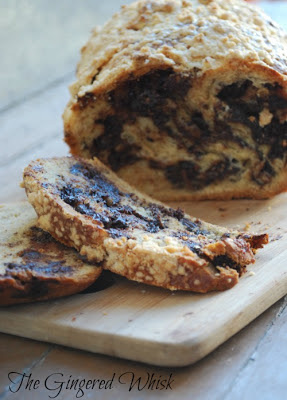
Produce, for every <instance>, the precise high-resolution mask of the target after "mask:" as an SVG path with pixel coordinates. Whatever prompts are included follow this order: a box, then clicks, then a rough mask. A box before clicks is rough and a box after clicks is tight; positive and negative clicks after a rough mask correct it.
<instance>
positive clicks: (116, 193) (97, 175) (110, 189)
mask: <svg viewBox="0 0 287 400" xmlns="http://www.w3.org/2000/svg"><path fill="white" fill-rule="evenodd" d="M70 173H71V174H72V175H74V176H77V177H81V178H83V179H82V180H81V181H80V182H79V180H78V179H77V180H74V179H73V177H71V178H70V180H69V181H68V182H67V179H65V181H66V182H67V183H66V184H65V186H63V187H62V188H59V189H57V190H59V194H60V197H61V198H62V200H63V201H64V202H66V203H67V204H69V205H70V206H71V207H73V208H74V209H75V210H76V211H78V212H80V213H81V214H82V215H86V216H87V217H89V218H92V219H93V220H95V221H98V222H99V223H101V224H102V226H103V227H104V228H105V230H107V231H108V232H109V234H110V236H111V237H113V238H120V237H127V238H135V236H134V235H135V231H136V230H141V231H143V232H148V233H152V234H155V238H156V237H161V238H162V237H163V236H157V234H158V233H160V232H163V233H164V230H166V234H167V235H168V236H173V237H175V238H177V239H179V241H180V242H181V243H182V244H183V245H184V246H187V247H188V248H189V249H190V250H192V251H193V252H195V253H196V254H198V255H199V256H201V257H203V258H205V259H207V260H208V261H209V262H210V263H211V264H212V265H214V267H217V266H222V267H227V266H228V267H230V268H234V269H236V270H237V271H239V272H240V271H241V270H242V267H241V266H239V265H237V264H236V263H235V262H234V261H232V260H231V259H229V258H227V257H225V258H223V257H222V258H220V257H216V258H214V259H209V258H208V257H207V256H206V255H205V254H204V253H203V250H202V247H203V246H204V245H205V244H207V243H210V239H208V236H210V237H212V238H214V232H213V233H212V232H210V231H208V230H207V229H205V228H204V226H202V222H201V221H200V220H198V219H195V220H194V219H189V218H188V217H186V215H185V214H184V212H183V211H182V210H181V209H177V210H175V209H172V208H168V207H165V206H162V205H159V204H156V203H148V202H145V201H144V200H141V199H140V198H138V197H137V196H136V195H135V194H133V193H128V192H123V191H121V190H119V189H118V188H117V187H116V186H115V184H114V183H113V182H111V181H110V180H109V179H108V178H107V177H106V176H105V175H104V174H103V173H102V172H101V171H99V170H97V169H96V168H94V167H92V166H90V165H89V164H88V163H85V162H84V161H82V162H81V164H80V163H77V164H74V165H72V166H71V167H70ZM127 201H128V204H126V203H127ZM172 219H173V220H174V219H176V220H177V221H178V222H179V228H177V229H176V230H172V229H171V228H170V226H171V222H172ZM198 235H201V237H202V239H203V240H202V241H199V239H198ZM225 236H226V235H223V236H221V235H220V234H219V235H218V237H217V238H214V239H212V241H220V240H222V239H224V237H225Z"/></svg>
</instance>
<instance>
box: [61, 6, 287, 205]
mask: <svg viewBox="0 0 287 400" xmlns="http://www.w3.org/2000/svg"><path fill="white" fill-rule="evenodd" d="M286 76H287V40H286V33H285V32H284V31H283V30H281V29H280V27H279V26H278V25H277V24H276V23H275V22H273V21H272V20H271V19H270V18H269V17H268V16H266V15H265V14H264V13H263V12H262V11H261V10H260V9H259V8H257V7H256V6H255V5H253V4H248V3H246V2H245V1H243V0H229V1H226V0H201V1H199V0H193V1H187V0H145V1H137V2H135V3H133V4H131V5H128V6H124V7H122V9H121V11H120V12H119V13H117V14H115V15H114V16H113V17H112V18H111V19H110V20H109V21H108V22H107V23H106V24H105V25H104V26H103V27H102V28H99V29H95V30H94V31H93V33H92V36H91V37H90V39H89V41H88V43H87V44H86V45H85V46H84V47H83V49H82V58H81V61H80V63H79V65H78V70H77V81H76V82H75V83H74V84H73V85H72V86H71V88H70V91H71V100H70V102H69V104H68V105H67V107H66V110H65V112H64V116H63V117H64V128H65V140H66V142H67V143H68V144H69V146H70V149H71V153H72V154H74V155H80V156H82V157H85V158H93V157H94V156H96V157H97V158H99V159H100V160H101V161H102V162H104V163H105V164H106V165H108V166H110V167H111V168H112V169H113V170H114V171H116V172H117V174H118V175H119V176H120V177H121V178H123V179H125V180H126V181H128V182H129V183H131V184H133V185H134V186H135V187H137V188H138V189H139V190H141V191H143V192H146V193H148V194H150V195H152V196H153V197H155V198H158V199H161V200H165V201H166V200H192V199H196V200H198V199H223V200H224V199H231V198H240V197H249V198H257V199H260V198H267V197H270V196H272V195H274V194H276V193H279V192H281V191H283V190H285V189H286V187H287V184H286V182H287V169H286V160H287V158H286V154H287V89H286V88H287V85H286V79H287V78H286Z"/></svg>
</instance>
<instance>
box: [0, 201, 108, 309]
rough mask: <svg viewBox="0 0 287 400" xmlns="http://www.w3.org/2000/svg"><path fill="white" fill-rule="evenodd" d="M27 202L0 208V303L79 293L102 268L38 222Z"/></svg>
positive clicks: (5, 303) (33, 300)
mask: <svg viewBox="0 0 287 400" xmlns="http://www.w3.org/2000/svg"><path fill="white" fill-rule="evenodd" d="M36 222H37V219H36V214H35V212H34V210H33V208H32V207H31V206H30V204H29V203H28V202H25V203H15V204H11V205H4V206H1V208H0V224H1V233H0V249H1V262H0V305H1V306H4V305H5V306H6V305H11V304H19V303H28V302H35V301H43V300H49V299H55V298H59V297H64V296H69V295H71V294H75V293H79V292H81V291H82V290H84V289H86V288H87V287H88V286H90V285H91V284H92V283H94V282H95V281H96V279H97V278H98V276H99V275H100V274H101V271H102V268H101V267H100V266H99V267H98V266H95V265H90V264H88V263H87V262H85V261H83V260H82V259H81V257H80V256H79V255H78V254H77V253H76V252H75V250H73V249H71V248H67V247H66V246H64V245H61V244H60V243H58V242H56V241H55V240H54V239H53V238H52V237H51V236H50V235H49V234H48V233H46V232H44V231H42V230H41V229H40V228H38V227H37V226H36Z"/></svg>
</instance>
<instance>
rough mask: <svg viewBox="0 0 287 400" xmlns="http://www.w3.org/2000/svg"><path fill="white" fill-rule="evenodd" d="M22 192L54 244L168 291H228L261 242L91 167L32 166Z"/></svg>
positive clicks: (57, 162) (53, 162)
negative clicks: (162, 202) (145, 192)
mask: <svg viewBox="0 0 287 400" xmlns="http://www.w3.org/2000/svg"><path fill="white" fill-rule="evenodd" d="M24 186H25V188H26V192H27V195H28V199H29V201H30V203H31V204H32V205H33V206H34V208H35V210H36V212H37V214H38V216H39V221H38V222H39V225H40V226H41V228H43V229H44V230H46V231H48V232H50V233H51V235H53V236H54V237H55V238H56V239H57V240H59V241H61V242H63V243H64V244H66V245H68V246H73V247H75V248H76V249H77V250H78V251H80V253H81V254H82V255H84V256H86V257H87V259H88V260H90V261H92V262H96V263H102V265H103V267H104V268H106V269H109V270H110V271H112V272H116V273H118V274H120V275H123V276H125V277H127V278H129V279H132V280H136V281H139V282H144V283H147V284H151V285H155V286H161V287H164V288H169V289H172V290H191V291H195V292H202V293H204V292H208V291H211V290H225V289H228V288H231V287H232V286H234V285H235V284H236V283H237V282H238V278H239V276H240V275H241V274H242V273H243V272H244V270H245V266H246V265H247V264H250V263H254V261H255V260H254V255H253V253H254V252H255V250H256V249H257V248H260V247H262V246H263V245H264V244H266V243H267V242H268V236H267V235H265V234H263V235H249V234H248V235H247V234H241V233H239V232H237V231H229V230H228V229H225V228H222V227H219V226H215V225H211V224H208V223H206V222H203V221H201V220H199V219H197V218H193V217H190V216H188V215H186V214H184V212H183V211H182V210H181V209H177V210H175V209H172V208H169V207H167V206H165V205H163V204H161V203H159V202H157V201H154V200H153V199H151V198H150V197H148V196H144V195H142V194H141V193H139V192H138V191H136V190H135V189H134V188H132V187H131V186H129V185H128V184H127V183H125V182H124V181H122V180H121V179H119V178H118V177H117V176H116V175H115V174H114V173H113V172H111V171H110V170H109V169H108V168H107V167H105V166H104V165H103V164H102V163H101V162H100V161H98V160H97V159H94V160H93V161H85V160H82V159H80V158H69V157H64V158H52V159H42V160H36V161H34V162H32V163H31V164H30V165H29V166H28V167H27V168H26V169H25V171H24Z"/></svg>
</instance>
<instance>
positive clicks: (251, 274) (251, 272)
mask: <svg viewBox="0 0 287 400" xmlns="http://www.w3.org/2000/svg"><path fill="white" fill-rule="evenodd" d="M254 275H256V274H255V272H254V271H250V272H249V275H248V276H254Z"/></svg>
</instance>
